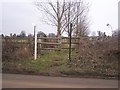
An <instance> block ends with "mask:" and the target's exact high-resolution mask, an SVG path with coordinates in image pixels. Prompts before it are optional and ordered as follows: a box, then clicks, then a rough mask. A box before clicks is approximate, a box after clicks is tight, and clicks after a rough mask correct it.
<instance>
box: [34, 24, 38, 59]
mask: <svg viewBox="0 0 120 90" xmlns="http://www.w3.org/2000/svg"><path fill="white" fill-rule="evenodd" d="M34 39H35V46H34V60H36V59H37V33H36V25H34Z"/></svg>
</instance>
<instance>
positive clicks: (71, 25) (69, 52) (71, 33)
mask: <svg viewBox="0 0 120 90" xmlns="http://www.w3.org/2000/svg"><path fill="white" fill-rule="evenodd" d="M71 34H72V23H70V33H69V61H70V62H71V37H72V36H71Z"/></svg>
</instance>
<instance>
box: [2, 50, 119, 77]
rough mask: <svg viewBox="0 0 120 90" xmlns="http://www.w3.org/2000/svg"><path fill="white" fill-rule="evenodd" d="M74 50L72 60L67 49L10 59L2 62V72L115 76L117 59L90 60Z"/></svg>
mask: <svg viewBox="0 0 120 90" xmlns="http://www.w3.org/2000/svg"><path fill="white" fill-rule="evenodd" d="M76 55H77V54H76V52H75V51H72V62H69V60H68V51H67V50H65V51H49V52H48V53H46V54H44V55H43V56H38V59H37V60H34V59H33V58H29V59H25V60H18V61H17V60H15V61H13V60H11V61H9V62H3V72H9V73H23V74H37V75H51V76H63V75H69V76H75V77H76V76H77V77H86V76H87V77H91V76H92V77H97V76H99V77H102V78H103V77H105V78H108V77H111V78H117V73H118V72H117V61H108V60H104V59H97V60H92V59H90V58H89V57H88V58H87V57H86V58H81V59H80V60H77V59H75V58H76Z"/></svg>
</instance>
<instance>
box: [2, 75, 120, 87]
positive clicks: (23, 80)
mask: <svg viewBox="0 0 120 90" xmlns="http://www.w3.org/2000/svg"><path fill="white" fill-rule="evenodd" d="M2 88H118V80H104V79H88V78H67V77H47V76H34V75H18V74H3V77H2Z"/></svg>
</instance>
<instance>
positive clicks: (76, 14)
mask: <svg viewBox="0 0 120 90" xmlns="http://www.w3.org/2000/svg"><path fill="white" fill-rule="evenodd" d="M36 6H37V8H38V9H39V10H42V11H43V12H44V13H45V15H46V17H47V20H49V22H47V23H48V24H51V25H53V26H56V27H57V36H58V37H61V35H62V33H63V32H65V31H66V32H67V34H68V35H69V30H70V26H69V25H70V22H72V23H73V32H74V34H75V35H76V36H80V35H82V34H84V35H85V33H86V31H87V29H88V23H87V22H86V21H87V19H86V14H87V12H88V8H86V7H85V6H84V3H83V1H82V0H79V1H74V2H72V1H69V2H66V1H65V0H63V1H59V0H57V2H50V1H48V2H47V3H41V2H36ZM81 32H82V34H81Z"/></svg>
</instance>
